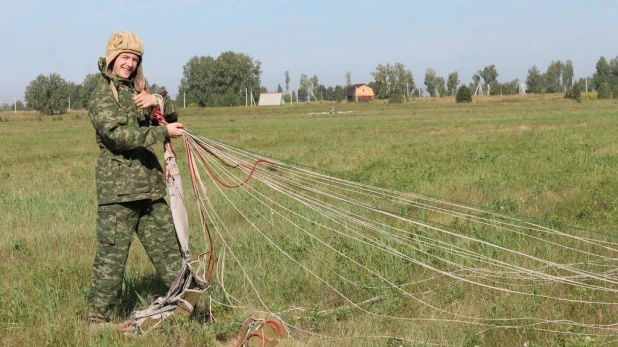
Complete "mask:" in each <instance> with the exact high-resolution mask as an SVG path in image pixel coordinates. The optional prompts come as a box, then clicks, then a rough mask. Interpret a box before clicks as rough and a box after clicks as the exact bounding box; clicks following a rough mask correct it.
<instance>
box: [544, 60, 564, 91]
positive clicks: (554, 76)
mask: <svg viewBox="0 0 618 347" xmlns="http://www.w3.org/2000/svg"><path fill="white" fill-rule="evenodd" d="M561 87H562V62H561V61H560V60H557V61H552V62H551V63H550V64H549V66H548V67H547V71H546V72H545V88H546V90H545V91H546V92H548V93H559V92H561V89H562V88H561Z"/></svg>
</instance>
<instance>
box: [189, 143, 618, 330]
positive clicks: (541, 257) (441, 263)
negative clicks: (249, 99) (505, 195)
mask: <svg viewBox="0 0 618 347" xmlns="http://www.w3.org/2000/svg"><path fill="white" fill-rule="evenodd" d="M195 141H196V146H197V147H199V149H201V150H203V151H204V152H202V155H200V157H201V159H204V161H206V160H209V162H208V163H206V164H202V168H204V170H206V171H207V172H209V175H208V176H210V178H211V180H212V181H213V183H216V184H215V186H221V187H226V186H228V187H237V188H241V187H242V188H241V189H242V190H243V194H246V195H247V196H248V197H250V198H251V199H253V200H252V201H256V202H257V203H258V204H260V205H262V206H263V207H264V208H266V209H268V210H270V213H269V214H268V215H267V214H266V213H263V212H262V209H261V208H260V206H259V205H250V206H249V209H250V212H251V213H252V214H251V215H250V214H248V213H244V212H243V211H242V210H243V208H242V207H241V206H239V205H236V204H235V203H234V202H233V201H232V199H231V198H232V197H234V196H239V197H240V195H238V194H236V193H230V194H229V195H228V193H229V192H225V191H224V190H221V189H220V188H217V189H218V191H219V193H221V194H222V195H224V196H225V197H226V199H227V201H228V202H229V203H230V205H231V206H232V209H233V210H236V211H237V212H238V215H239V216H240V217H241V218H242V219H244V220H245V222H246V223H247V224H248V225H249V226H250V227H251V228H252V229H253V230H255V231H257V232H258V233H259V234H260V235H261V236H262V237H264V238H265V239H266V240H267V241H268V243H269V244H271V245H272V246H273V247H274V250H276V251H278V252H280V253H281V254H284V256H285V257H287V258H289V259H290V260H292V262H293V263H294V262H297V266H300V269H302V271H303V272H306V273H308V274H312V276H316V278H318V279H320V281H321V282H323V283H324V284H325V285H327V286H329V288H330V290H333V291H335V292H339V293H341V295H342V296H346V294H345V293H343V292H340V291H338V289H337V288H336V287H334V286H333V283H331V282H330V281H328V280H325V279H324V278H322V276H323V275H324V274H323V273H318V272H315V271H313V270H312V268H309V267H305V266H304V265H303V264H302V263H301V262H298V260H297V259H296V257H295V256H294V255H293V254H292V253H290V252H288V251H286V250H285V249H284V248H283V247H281V246H279V244H280V243H279V241H280V240H278V239H277V238H273V237H270V236H269V235H268V230H266V229H264V228H263V227H261V226H260V225H262V224H263V222H267V223H270V222H268V220H269V219H272V218H273V217H276V218H277V220H280V221H281V222H282V223H287V224H289V225H290V226H291V229H292V230H293V231H294V232H299V233H304V234H306V235H307V236H308V237H310V238H312V239H313V242H315V244H316V245H320V247H323V248H324V249H325V250H327V253H330V252H332V253H334V254H336V255H337V256H338V257H340V258H341V259H344V260H343V261H344V262H347V263H349V264H351V265H352V264H353V265H354V266H358V268H359V269H363V271H365V272H367V273H368V274H371V275H372V276H373V277H374V278H376V279H379V282H381V283H383V284H384V285H385V287H386V288H394V289H397V288H398V289H400V290H403V291H404V292H405V294H404V295H406V296H408V295H410V294H412V293H411V292H410V291H408V290H407V289H404V287H405V286H407V285H409V284H415V285H420V284H422V283H423V282H426V283H428V284H429V283H432V282H433V281H436V280H438V279H441V278H450V279H452V280H455V281H457V282H455V284H457V285H459V284H461V283H468V284H471V285H476V286H480V287H483V288H486V289H491V290H494V291H496V290H497V291H504V292H506V293H511V294H517V295H523V296H529V297H531V298H533V299H534V300H538V299H541V298H543V299H551V300H558V301H568V302H571V303H577V304H590V305H617V304H618V303H617V302H616V300H615V299H611V300H609V301H603V300H589V299H581V298H584V297H585V296H586V295H581V298H578V296H577V295H575V294H576V293H572V294H568V295H565V294H564V293H563V292H562V290H554V291H551V290H548V291H547V292H546V293H544V292H536V290H539V289H543V288H544V286H549V285H560V286H565V287H575V288H581V289H583V290H586V291H594V292H606V293H610V294H611V293H613V294H615V293H617V292H618V289H617V288H616V287H617V285H618V278H617V277H616V273H615V272H614V271H612V270H610V271H605V270H603V269H604V268H607V269H612V268H614V267H615V264H616V260H617V259H616V257H615V254H616V253H617V252H618V250H617V248H616V242H612V241H609V240H611V239H610V238H603V237H600V236H598V235H590V236H588V234H586V236H582V235H581V234H584V232H580V233H566V232H563V231H559V230H554V229H551V228H547V227H544V226H541V225H536V224H533V223H530V222H527V221H525V220H522V219H518V218H512V217H510V216H506V215H500V214H497V213H494V212H487V211H482V210H481V209H478V208H474V207H467V206H464V205H461V204H456V203H452V202H448V201H441V200H439V199H436V198H430V197H429V198H428V197H424V196H420V195H415V194H409V193H401V192H395V191H390V190H387V189H382V188H376V187H371V186H366V185H362V184H359V183H355V182H349V181H345V180H341V179H336V178H332V177H328V176H325V175H320V174H315V173H311V172H310V171H308V170H304V169H299V168H295V167H291V166H288V165H286V164H284V163H280V162H277V161H274V160H268V163H269V165H270V166H271V167H272V170H258V168H257V166H258V165H257V162H258V161H259V160H260V159H261V158H257V157H256V156H255V155H253V154H251V153H249V152H246V151H242V150H239V149H236V148H233V147H231V146H227V145H224V144H221V143H218V142H216V141H213V140H210V139H203V138H197V137H195ZM198 143H199V144H198ZM204 153H208V154H209V156H208V157H211V158H215V159H216V160H215V161H214V162H213V161H210V159H208V158H207V156H206V155H205V154H204ZM243 160H245V161H247V162H248V161H250V162H253V163H254V164H253V165H251V164H248V163H243ZM216 162H218V163H219V164H221V165H222V166H223V167H228V168H230V167H232V168H236V169H239V170H241V171H243V172H247V173H248V175H249V176H250V177H252V178H254V179H255V181H256V184H255V185H254V184H251V185H247V184H246V183H247V182H248V179H247V178H246V176H245V177H244V178H242V179H238V178H237V177H236V176H234V175H232V174H231V173H229V172H227V171H225V169H222V168H221V169H220V168H218V167H217V166H216ZM235 163H238V164H235ZM204 165H206V166H204ZM222 175H227V176H222ZM221 182H224V183H225V184H221ZM230 182H240V183H237V184H236V183H235V184H232V183H230ZM259 184H263V185H264V186H265V187H269V188H270V189H271V190H272V191H275V192H277V193H278V194H280V195H281V196H285V197H287V198H289V199H290V201H292V200H293V201H295V202H297V203H298V204H299V205H300V206H301V207H302V208H304V207H306V208H307V209H309V210H310V211H311V213H315V214H316V215H315V216H311V218H308V216H307V213H304V212H302V211H300V212H297V211H296V210H294V209H291V208H290V207H289V203H286V204H282V203H280V202H279V200H272V199H269V198H268V197H267V196H266V195H264V191H263V190H258V189H256V188H258V185H259ZM379 199H380V201H382V200H384V203H383V205H384V206H382V205H375V204H373V203H371V202H374V201H378V200H379ZM391 205H392V206H391ZM376 206H379V207H376ZM398 206H404V207H406V208H407V209H408V210H412V211H415V210H418V211H421V212H422V213H418V217H417V218H415V219H412V218H409V217H408V216H403V215H400V214H399V213H397V212H395V210H394V208H396V207H398ZM372 216H373V217H372ZM435 216H443V217H441V218H436V217H435ZM217 218H218V217H217ZM316 218H317V219H316ZM318 219H319V220H320V221H321V222H319V221H316V220H318ZM421 221H422V222H421ZM452 221H460V222H459V223H469V224H470V225H473V224H474V225H479V227H480V228H483V229H482V230H487V232H491V233H492V235H497V236H498V237H502V235H509V234H512V235H514V236H515V237H517V238H519V239H529V240H531V242H532V244H533V245H545V246H546V247H548V248H551V249H553V250H560V252H564V253H565V254H570V255H571V256H570V257H567V258H562V259H569V262H566V263H565V262H562V261H556V260H554V259H552V258H550V257H547V256H546V255H545V254H543V253H539V252H537V253H534V252H531V250H530V249H525V248H514V247H512V246H511V245H508V244H502V243H500V242H499V241H500V240H498V241H489V240H488V236H489V235H490V234H489V233H487V234H481V233H470V232H469V231H467V230H466V229H465V228H456V227H455V228H454V227H452V226H451V225H452ZM217 223H221V222H217ZM307 223H310V224H311V225H313V227H312V228H319V229H323V230H325V231H328V232H329V233H331V234H332V235H338V237H339V238H340V239H348V240H350V242H353V243H357V244H362V245H365V246H367V247H370V248H372V249H374V250H378V251H379V252H382V253H383V254H389V255H392V256H395V257H397V258H399V259H401V260H402V261H405V262H406V263H411V264H416V265H419V266H421V267H423V268H425V269H426V270H427V271H428V272H430V273H433V274H434V275H432V276H430V277H427V278H423V279H419V280H416V281H412V282H409V283H408V284H402V283H399V282H397V283H396V282H393V281H392V280H390V279H389V278H387V277H383V275H381V273H380V272H378V271H376V270H375V269H374V268H373V267H372V266H371V265H368V264H367V263H365V262H359V261H356V260H355V258H353V257H350V256H349V255H348V253H347V250H345V249H342V250H340V249H338V248H337V247H333V246H332V243H330V242H331V241H332V240H331V239H328V238H324V237H323V236H320V235H318V234H313V231H312V230H311V228H307V227H306V226H304V224H307ZM457 225H458V224H455V226H457ZM459 225H461V224H459ZM269 227H270V228H272V230H273V231H277V232H279V233H281V234H284V237H285V238H289V236H287V235H286V234H287V233H289V231H284V230H283V229H282V228H280V227H279V226H278V225H276V224H274V223H273V224H269ZM410 227H411V228H412V232H411V231H410ZM223 231H224V230H218V229H217V233H218V235H219V236H220V237H221V239H222V241H223V242H224V244H225V247H226V249H227V250H229V251H230V254H232V256H233V258H234V260H235V261H237V262H238V258H237V257H236V256H235V255H234V251H233V249H232V246H233V245H232V244H230V243H227V242H225V238H226V237H228V236H225V235H223V234H222V232H223ZM225 232H227V233H229V231H225ZM229 237H233V236H229ZM614 239H615V238H614ZM428 249H429V250H431V249H433V251H431V252H430V251H427V250H428ZM479 249H480V250H483V249H490V250H491V249H494V250H495V251H493V252H499V253H498V255H499V256H496V255H492V253H487V252H485V251H479ZM500 254H505V256H501V255H500ZM427 259H433V260H431V262H428V261H427ZM556 259H558V260H560V259H559V258H556ZM584 259H585V260H584ZM317 261H318V263H319V264H320V265H322V266H325V265H326V264H327V263H326V262H321V259H320V258H318V259H317ZM239 265H240V264H239ZM240 266H241V267H242V265H240ZM331 271H332V272H333V273H336V276H337V278H340V279H345V280H344V281H343V282H344V283H350V284H354V285H357V284H358V282H359V281H351V280H349V279H347V278H345V276H344V275H342V273H345V272H337V271H338V270H336V269H334V268H333V269H332V270H331ZM243 274H244V276H246V277H247V278H249V277H248V274H247V271H246V270H244V268H243ZM360 282H361V284H363V285H364V284H365V283H363V282H362V281H360ZM252 287H254V285H253V284H252ZM365 288H379V287H377V286H368V285H366V286H365ZM254 290H255V287H254ZM431 292H432V291H431V290H430V291H426V292H423V293H422V294H421V293H419V294H420V295H423V296H426V295H428V293H431ZM571 296H573V297H571ZM348 299H349V301H348V300H346V301H348V302H350V303H354V302H363V301H362V300H359V301H355V300H354V299H353V298H348ZM608 299H609V297H608ZM425 301H426V300H425ZM426 306H427V307H430V308H431V309H432V310H436V311H437V312H441V313H447V314H453V312H445V311H444V310H443V309H442V308H440V307H437V306H436V305H434V304H432V303H430V302H427V304H426ZM373 314H375V313H373ZM456 316H458V317H461V318H463V319H462V320H461V322H464V323H467V324H479V325H485V323H484V322H492V321H493V322H505V323H506V322H508V321H512V322H517V321H521V320H528V324H510V325H509V324H504V323H499V324H498V325H496V324H495V323H491V324H488V325H487V326H497V327H503V328H517V327H524V326H527V327H537V328H535V329H536V330H539V331H559V330H555V329H549V326H548V325H550V324H557V325H570V326H579V327H583V328H590V329H607V328H609V327H612V326H614V325H613V324H598V325H596V324H587V323H585V322H575V321H573V320H569V319H554V318H552V317H549V318H548V319H543V318H542V317H506V318H486V317H482V316H479V317H470V316H469V315H457V314H456ZM384 317H388V316H386V315H384ZM388 318H393V317H388ZM397 318H401V317H397ZM411 320H427V321H432V320H434V319H427V318H411ZM435 320H441V321H453V320H447V319H439V318H438V319H435ZM475 322H476V323H475ZM522 323H523V322H522Z"/></svg>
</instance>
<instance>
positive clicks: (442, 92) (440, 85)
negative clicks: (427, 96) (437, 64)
mask: <svg viewBox="0 0 618 347" xmlns="http://www.w3.org/2000/svg"><path fill="white" fill-rule="evenodd" d="M435 84H436V88H437V89H438V95H439V96H440V97H441V98H442V97H445V96H446V82H445V81H444V77H441V76H437V77H436V79H435Z"/></svg>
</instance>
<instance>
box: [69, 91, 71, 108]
mask: <svg viewBox="0 0 618 347" xmlns="http://www.w3.org/2000/svg"><path fill="white" fill-rule="evenodd" d="M69 112H71V96H70V95H69Z"/></svg>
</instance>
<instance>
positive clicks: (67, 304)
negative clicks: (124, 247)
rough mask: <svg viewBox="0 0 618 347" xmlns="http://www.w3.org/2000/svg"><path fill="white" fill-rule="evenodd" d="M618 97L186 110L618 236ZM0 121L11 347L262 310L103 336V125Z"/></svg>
mask: <svg viewBox="0 0 618 347" xmlns="http://www.w3.org/2000/svg"><path fill="white" fill-rule="evenodd" d="M617 105H618V104H617V103H616V102H615V101H601V100H594V101H591V100H590V101H589V100H585V98H584V102H582V103H581V104H578V103H575V102H573V101H570V100H564V99H563V98H562V97H561V95H544V96H526V97H520V96H517V97H479V98H476V99H475V103H472V104H466V105H459V104H455V103H454V100H452V99H434V100H428V99H418V100H416V101H414V102H410V103H407V104H386V103H379V102H376V103H371V104H358V105H356V104H334V107H335V109H336V111H341V112H342V113H336V114H333V115H331V114H328V113H327V111H328V109H329V108H330V107H331V106H332V105H330V104H329V105H320V104H312V105H293V106H289V105H288V106H285V107H264V108H255V107H254V108H244V107H238V108H214V109H182V110H181V114H180V119H181V121H182V122H183V123H185V125H186V126H187V127H188V129H189V130H191V131H192V132H193V133H197V134H201V135H204V136H206V137H210V138H214V139H217V140H220V141H223V142H226V143H228V144H232V145H234V146H237V147H240V148H243V149H246V150H249V151H252V152H257V153H260V154H262V155H264V156H268V157H273V158H277V159H280V160H283V161H286V162H289V163H295V164H298V165H302V166H305V167H308V168H311V169H312V170H315V171H320V172H324V173H328V174H330V175H333V176H338V177H342V178H346V179H350V180H355V181H360V182H363V183H368V184H372V185H376V186H381V187H388V188H392V189H396V190H401V191H410V192H419V193H424V194H428V195H433V196H437V197H440V198H444V199H448V200H453V201H459V202H465V203H467V204H472V205H477V206H481V207H482V208H483V209H486V210H493V211H500V212H505V213H511V214H514V215H520V216H527V217H530V218H535V219H538V220H542V221H549V222H552V223H554V224H555V225H569V226H575V227H579V228H583V229H586V230H594V231H598V232H605V233H609V234H612V235H613V234H615V233H616V231H615V225H616V224H617V223H616V222H617V218H618V213H617V209H618V198H617V196H616V192H617V191H618V180H617V179H616V178H615V173H616V172H617V170H618V153H617V152H618V144H617V143H616V141H615V134H616V133H618V122H616V112H615V110H616V106H617ZM0 116H1V118H0V119H2V120H4V121H3V122H0V145H1V148H2V151H1V152H0V179H1V180H0V227H1V228H2V230H3V232H2V233H0V259H1V261H0V294H1V295H0V316H1V317H2V319H1V320H0V341H2V345H5V346H17V345H43V344H47V345H71V346H73V345H93V346H99V345H136V346H138V345H162V344H163V345H165V344H170V345H171V344H174V345H200V344H225V343H229V342H230V341H235V340H236V339H237V336H236V335H235V334H237V333H238V332H239V329H240V323H241V322H242V317H243V315H245V314H246V313H247V312H242V311H241V310H230V309H226V308H224V307H222V306H217V305H214V306H213V310H214V311H215V317H216V318H217V319H216V320H215V322H214V323H213V324H205V319H206V318H205V317H204V316H205V313H204V312H202V313H201V314H200V316H199V317H198V318H197V319H195V320H193V321H189V322H183V323H182V324H179V325H177V326H173V327H166V328H165V329H162V330H161V331H159V332H157V333H154V334H152V335H149V336H146V337H145V338H143V339H142V338H141V339H126V338H124V337H122V336H119V335H117V334H114V333H105V334H103V335H101V334H95V333H92V332H89V331H88V328H87V326H86V325H85V323H84V314H85V308H86V304H85V297H86V293H87V290H88V286H89V283H90V266H91V264H92V259H93V257H94V250H95V247H96V240H95V232H94V219H95V211H96V208H95V207H96V206H95V204H96V200H95V189H94V173H93V168H94V165H95V161H96V156H97V148H96V145H95V141H94V134H93V129H92V126H91V125H90V124H89V121H88V119H87V115H85V114H81V113H72V114H69V115H64V116H62V117H58V116H56V117H39V116H37V115H33V114H18V115H14V114H12V113H4V114H0ZM178 147H180V144H179V145H178ZM180 158H182V154H181V155H180ZM181 165H182V162H181ZM133 248H134V249H133V250H132V252H131V256H130V259H129V267H128V272H127V278H126V283H125V285H126V288H127V290H125V294H124V296H123V305H124V306H125V307H126V310H130V309H131V308H133V307H134V306H135V304H136V303H137V302H138V297H137V294H140V295H144V294H147V293H150V292H151V291H152V290H153V288H154V287H156V281H154V280H153V279H152V272H153V269H152V266H151V265H150V264H149V262H148V259H147V256H146V255H145V254H144V252H143V250H142V249H141V247H140V246H139V243H137V242H136V243H135V247H133ZM215 294H216V290H215ZM451 294H452V295H455V296H458V297H459V298H460V299H462V298H465V297H466V295H470V293H466V292H463V293H454V294H453V293H451ZM449 295H450V294H449ZM215 299H216V297H215ZM445 300H447V299H445ZM448 300H450V299H448ZM207 303H208V301H205V302H204V303H203V304H207ZM203 306H206V305H203ZM581 314H594V313H584V312H582V313H581ZM410 315H414V314H413V313H410ZM610 318H611V319H613V318H615V317H606V320H608V319H610ZM614 321H615V320H614ZM614 321H605V323H606V324H607V323H613V322H614ZM303 324H304V326H306V327H307V328H308V329H310V330H312V331H314V332H317V333H323V334H324V335H328V336H334V335H336V336H348V337H349V336H353V335H358V334H359V332H358V331H357V329H359V328H358V327H361V329H362V334H361V335H381V334H382V332H383V331H386V330H388V329H386V328H385V327H383V326H379V325H378V326H363V325H362V317H361V318H356V317H353V318H350V317H344V318H341V317H339V316H334V315H331V316H326V317H325V316H318V315H316V316H315V317H314V320H313V321H311V320H308V321H306V322H304V323H303ZM416 329H417V331H415V332H413V333H414V334H416V335H418V336H422V337H425V338H426V337H428V336H440V340H441V341H444V342H445V343H447V344H452V345H465V344H470V345H474V344H477V343H478V344H481V345H496V344H500V343H501V342H504V341H508V343H506V344H507V345H516V344H519V343H520V342H522V343H523V341H533V344H532V345H534V341H536V343H537V345H551V344H564V345H569V344H571V345H587V344H592V343H593V342H590V343H589V342H587V341H586V340H581V339H578V338H576V337H572V336H569V335H566V336H564V335H559V336H552V334H545V335H543V336H538V335H536V334H527V333H526V332H521V331H508V332H500V331H489V332H486V333H479V329H474V328H464V329H453V331H452V332H448V327H444V326H439V327H438V326H435V325H433V326H432V324H419V326H418V328H416ZM444 329H446V330H447V332H444ZM438 330H439V331H438ZM334 332H337V333H334ZM391 333H392V334H393V335H395V336H396V331H391ZM406 334H408V335H409V334H410V332H406ZM313 341H314V342H313V343H309V344H319V345H326V344H330V345H341V344H343V345H365V344H366V345H373V344H375V341H365V340H360V341H359V340H354V339H349V338H346V339H343V340H335V341H331V340H327V339H324V338H315V340H313ZM315 341H318V342H315ZM396 342H397V341H396V340H395V339H393V340H388V339H382V340H379V344H382V345H388V344H391V343H392V344H394V343H396Z"/></svg>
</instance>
